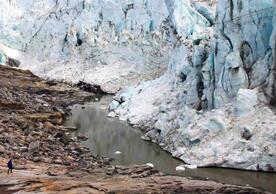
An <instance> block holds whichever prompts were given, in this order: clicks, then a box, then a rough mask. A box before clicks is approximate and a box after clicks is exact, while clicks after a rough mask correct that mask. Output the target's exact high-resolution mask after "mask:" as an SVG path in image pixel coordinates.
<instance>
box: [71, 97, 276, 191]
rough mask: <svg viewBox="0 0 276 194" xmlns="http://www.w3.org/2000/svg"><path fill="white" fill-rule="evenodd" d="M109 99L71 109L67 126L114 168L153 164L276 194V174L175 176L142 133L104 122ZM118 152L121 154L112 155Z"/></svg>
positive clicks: (208, 171) (210, 171) (205, 171)
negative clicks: (143, 138) (111, 160)
mask: <svg viewBox="0 0 276 194" xmlns="http://www.w3.org/2000/svg"><path fill="white" fill-rule="evenodd" d="M110 100H111V97H110V96H104V97H102V98H101V100H100V102H91V103H88V104H86V105H75V106H73V107H72V117H71V118H70V119H68V121H67V123H66V125H68V126H74V127H77V128H78V131H77V133H80V134H85V135H87V137H88V140H87V141H85V142H83V143H84V145H85V146H86V147H88V148H90V149H91V151H92V152H93V153H94V154H95V155H101V156H106V157H109V158H114V159H115V161H114V162H113V164H115V165H116V164H118V165H131V164H145V163H153V164H154V166H155V168H156V169H158V170H160V171H162V172H164V173H169V174H174V175H180V176H185V177H193V178H198V179H210V180H215V181H219V182H222V183H229V184H236V185H250V186H253V187H257V188H260V189H263V190H266V191H270V192H272V193H276V173H261V172H249V171H240V170H231V169H229V170H228V169H221V168H200V169H194V170H186V171H184V172H176V171H175V167H176V166H178V165H180V164H182V162H181V161H179V160H177V159H175V158H173V157H172V156H171V155H170V154H169V153H167V152H165V151H164V150H162V149H161V148H160V147H159V146H157V145H155V144H153V143H150V142H147V141H144V140H142V139H141V138H140V137H141V135H142V134H141V132H140V131H138V130H135V129H133V128H131V127H130V126H129V125H127V124H126V122H124V121H119V120H118V119H114V118H112V119H111V118H107V117H106V115H107V106H108V104H109V102H110ZM116 151H120V152H121V154H119V155H116V154H114V153H115V152H116Z"/></svg>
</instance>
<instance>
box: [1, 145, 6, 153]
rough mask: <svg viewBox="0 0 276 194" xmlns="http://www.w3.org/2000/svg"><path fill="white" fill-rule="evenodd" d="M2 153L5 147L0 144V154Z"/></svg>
mask: <svg viewBox="0 0 276 194" xmlns="http://www.w3.org/2000/svg"><path fill="white" fill-rule="evenodd" d="M3 153H5V148H4V147H3V146H2V145H0V154H3Z"/></svg>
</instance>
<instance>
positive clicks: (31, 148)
mask: <svg viewBox="0 0 276 194" xmlns="http://www.w3.org/2000/svg"><path fill="white" fill-rule="evenodd" d="M39 148H40V141H34V142H31V143H30V144H29V147H28V152H30V153H36V152H39Z"/></svg>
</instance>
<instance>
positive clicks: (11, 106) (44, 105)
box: [0, 66, 262, 193]
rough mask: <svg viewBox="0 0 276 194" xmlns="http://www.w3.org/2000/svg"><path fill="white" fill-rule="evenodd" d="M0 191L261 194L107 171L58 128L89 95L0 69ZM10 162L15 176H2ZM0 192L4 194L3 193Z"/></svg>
mask: <svg viewBox="0 0 276 194" xmlns="http://www.w3.org/2000/svg"><path fill="white" fill-rule="evenodd" d="M0 88H1V90H0V115H1V117H0V140H1V144H0V164H1V165H0V191H1V193H4V192H7V193H9V192H8V191H7V188H9V189H13V190H14V191H20V192H21V193H33V192H40V193H194V192H196V193H262V192H261V191H259V190H257V189H254V188H250V187H239V186H233V185H225V184H220V183H215V182H212V181H198V180H190V179H187V178H182V177H174V176H166V175H163V174H162V173H159V172H158V171H156V170H155V169H153V168H151V167H149V166H146V165H139V166H130V167H126V166H112V165H111V164H110V159H108V158H104V157H100V156H94V155H92V154H91V152H90V151H89V150H88V149H87V148H85V147H84V146H82V144H81V139H82V137H81V136H78V137H76V136H74V135H73V133H72V129H70V128H66V127H64V126H63V125H62V124H63V122H64V119H65V117H66V114H67V113H68V109H67V107H68V106H70V105H73V104H80V103H83V102H85V101H88V100H91V99H92V98H94V97H95V94H93V93H88V92H84V91H81V90H79V89H78V88H75V87H71V86H69V85H66V84H63V83H57V82H53V81H45V80H42V79H40V78H39V77H37V76H35V75H33V74H32V73H31V72H30V71H25V70H19V69H14V68H10V67H7V66H0ZM10 157H13V158H14V164H15V171H14V173H13V174H12V175H10V176H7V173H6V163H7V160H8V159H9V158H10ZM4 190H5V191H4Z"/></svg>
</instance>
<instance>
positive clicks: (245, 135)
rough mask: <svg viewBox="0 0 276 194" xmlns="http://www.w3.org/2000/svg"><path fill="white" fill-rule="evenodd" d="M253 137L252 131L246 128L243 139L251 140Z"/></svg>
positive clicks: (243, 131) (242, 134)
mask: <svg viewBox="0 0 276 194" xmlns="http://www.w3.org/2000/svg"><path fill="white" fill-rule="evenodd" d="M252 136H253V134H252V131H251V130H250V129H248V128H246V127H244V128H243V129H242V130H241V137H242V138H243V139H245V140H250V139H251V137H252Z"/></svg>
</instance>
